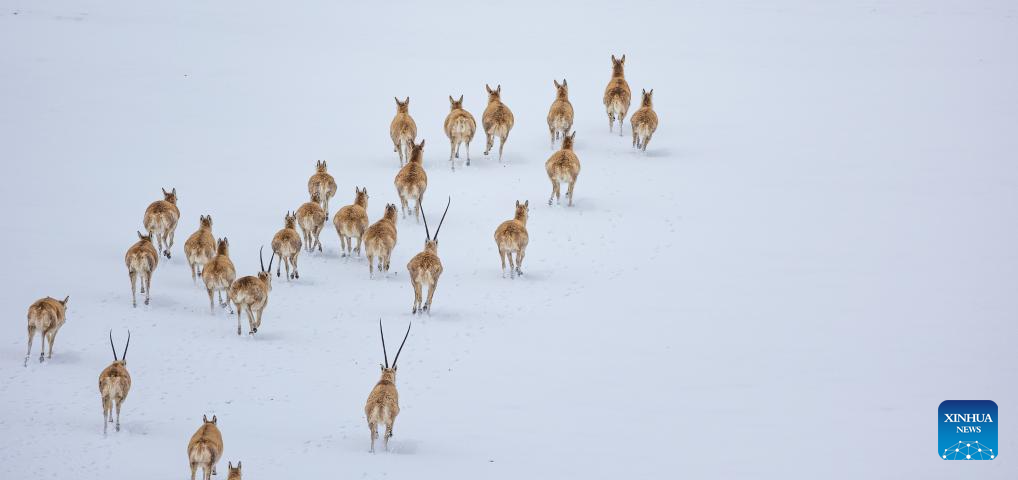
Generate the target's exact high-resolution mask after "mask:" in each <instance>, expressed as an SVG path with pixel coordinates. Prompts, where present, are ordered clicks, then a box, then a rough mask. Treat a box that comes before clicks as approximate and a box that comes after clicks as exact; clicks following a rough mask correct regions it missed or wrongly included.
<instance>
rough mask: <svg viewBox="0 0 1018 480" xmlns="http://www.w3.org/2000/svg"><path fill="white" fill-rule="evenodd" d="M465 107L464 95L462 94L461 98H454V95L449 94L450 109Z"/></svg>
mask: <svg viewBox="0 0 1018 480" xmlns="http://www.w3.org/2000/svg"><path fill="white" fill-rule="evenodd" d="M462 108H463V95H460V99H459V100H453V98H452V95H449V110H461V109H462Z"/></svg>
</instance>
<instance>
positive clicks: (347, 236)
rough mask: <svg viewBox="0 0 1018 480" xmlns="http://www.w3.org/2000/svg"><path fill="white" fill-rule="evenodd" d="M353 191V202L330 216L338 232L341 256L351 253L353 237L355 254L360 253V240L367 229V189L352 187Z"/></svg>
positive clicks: (352, 250)
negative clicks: (355, 247)
mask: <svg viewBox="0 0 1018 480" xmlns="http://www.w3.org/2000/svg"><path fill="white" fill-rule="evenodd" d="M354 191H355V192H356V193H355V194H354V197H353V203H352V204H350V205H347V206H345V207H343V208H341V209H339V211H338V212H336V216H335V217H333V218H332V224H333V225H335V226H336V233H337V234H339V252H340V256H343V257H346V256H352V255H353V252H354V248H353V239H355V238H356V239H357V249H356V251H357V256H360V255H361V242H363V241H364V231H365V230H367V229H368V189H367V187H365V188H358V187H354Z"/></svg>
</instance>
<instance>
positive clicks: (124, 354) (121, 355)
mask: <svg viewBox="0 0 1018 480" xmlns="http://www.w3.org/2000/svg"><path fill="white" fill-rule="evenodd" d="M130 346H131V331H130V330H128V331H127V344H126V345H124V353H122V354H120V359H121V360H124V361H127V347H130Z"/></svg>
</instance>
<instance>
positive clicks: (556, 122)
mask: <svg viewBox="0 0 1018 480" xmlns="http://www.w3.org/2000/svg"><path fill="white" fill-rule="evenodd" d="M552 81H553V82H554V83H555V91H556V93H555V101H554V102H552V104H551V108H550V109H549V110H548V132H549V133H550V134H551V148H555V141H556V140H558V139H560V138H563V139H564V138H565V137H566V135H567V134H568V133H569V129H571V128H573V104H572V103H570V102H569V84H568V83H566V80H565V79H564V78H563V79H562V83H561V84H559V83H558V80H552Z"/></svg>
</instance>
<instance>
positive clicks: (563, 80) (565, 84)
mask: <svg viewBox="0 0 1018 480" xmlns="http://www.w3.org/2000/svg"><path fill="white" fill-rule="evenodd" d="M562 86H563V87H568V86H569V83H567V82H566V79H564V78H563V79H562Z"/></svg>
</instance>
